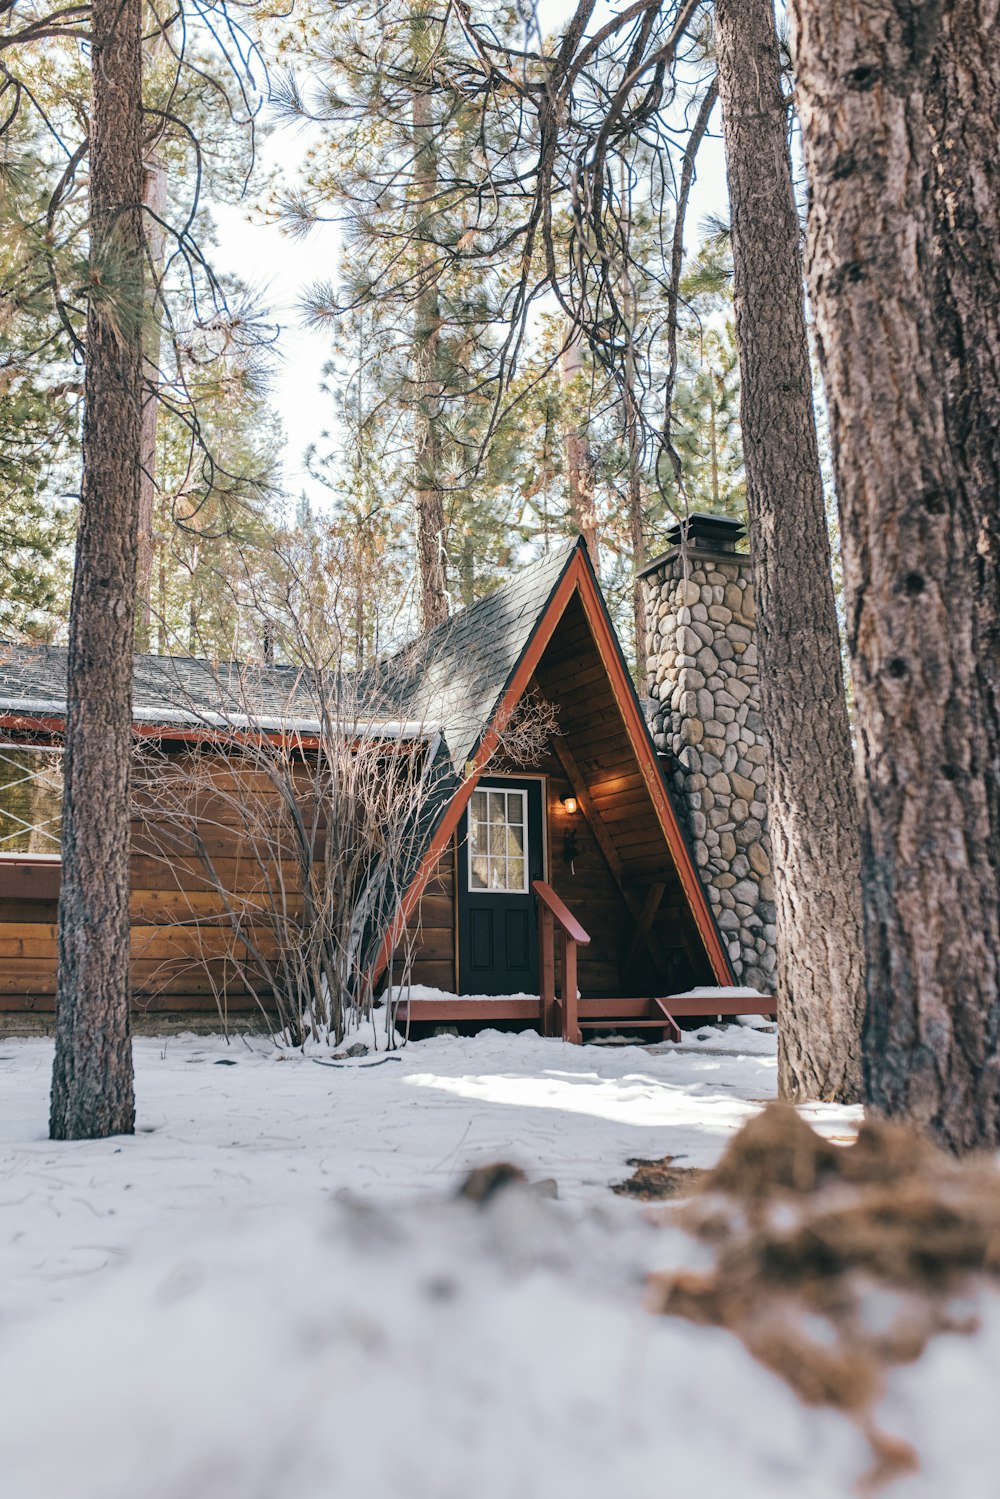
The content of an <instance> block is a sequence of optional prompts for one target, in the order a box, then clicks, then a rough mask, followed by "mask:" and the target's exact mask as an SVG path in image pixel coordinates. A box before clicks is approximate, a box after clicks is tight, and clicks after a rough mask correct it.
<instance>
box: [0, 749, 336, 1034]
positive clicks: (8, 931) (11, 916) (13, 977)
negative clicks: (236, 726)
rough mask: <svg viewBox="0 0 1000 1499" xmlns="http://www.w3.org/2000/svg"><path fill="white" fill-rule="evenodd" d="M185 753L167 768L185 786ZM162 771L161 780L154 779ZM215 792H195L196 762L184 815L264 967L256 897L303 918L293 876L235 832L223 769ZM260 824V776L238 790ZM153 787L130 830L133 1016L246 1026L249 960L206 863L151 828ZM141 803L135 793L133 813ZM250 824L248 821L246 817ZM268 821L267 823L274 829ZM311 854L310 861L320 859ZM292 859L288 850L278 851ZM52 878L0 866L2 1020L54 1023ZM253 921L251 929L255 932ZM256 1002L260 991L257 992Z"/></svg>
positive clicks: (158, 825) (231, 784) (266, 940)
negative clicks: (32, 1017)
mask: <svg viewBox="0 0 1000 1499" xmlns="http://www.w3.org/2000/svg"><path fill="white" fill-rule="evenodd" d="M188 755H189V752H188V751H184V750H182V751H180V752H179V753H178V754H176V755H173V756H171V757H170V759H169V761H168V762H167V764H168V766H169V768H170V769H172V770H175V771H176V772H177V773H178V774H179V775H180V776H184V775H185V774H186V773H187V771H188V769H189V765H188ZM162 768H163V767H162V766H161V767H159V771H160V772H161V773H162ZM212 776H213V780H214V783H215V785H216V788H217V794H216V795H213V794H212V792H211V790H210V789H209V788H207V787H206V785H205V778H206V762H205V759H204V757H202V758H201V759H200V760H199V762H198V785H199V789H198V790H197V792H196V793H194V794H193V795H192V796H191V798H190V799H189V805H190V806H191V807H193V808H195V809H196V810H197V811H198V813H199V814H200V815H201V816H202V817H204V818H205V821H204V823H203V824H202V826H201V835H202V837H203V840H204V842H205V844H206V847H207V851H208V852H209V854H210V855H211V858H212V863H213V866H214V868H215V870H216V872H217V874H218V876H219V879H220V880H221V881H222V882H223V884H224V885H225V888H226V890H227V891H228V892H229V895H230V898H231V899H232V900H233V901H235V902H236V903H238V905H239V908H240V910H241V913H243V915H244V916H248V917H249V922H248V932H247V935H248V936H250V937H251V939H252V940H253V941H255V942H257V943H258V944H259V946H260V950H261V951H262V952H263V953H265V954H266V955H268V956H270V955H273V952H274V950H275V946H276V937H275V933H274V931H273V929H272V928H271V926H270V924H269V923H268V921H267V918H266V915H265V906H266V900H267V896H266V890H267V887H268V885H269V884H270V885H271V886H272V888H274V887H275V886H276V885H278V884H280V887H281V888H282V889H283V891H284V899H285V900H286V901H287V908H288V910H289V913H290V914H294V913H295V911H296V910H301V904H302V897H301V893H300V888H299V882H298V866H297V864H296V863H295V861H294V859H292V858H280V859H273V860H269V859H268V858H267V857H262V855H263V854H264V853H265V850H264V849H263V847H262V846H261V845H259V844H255V840H254V838H253V836H252V835H251V833H250V832H249V831H248V829H247V828H246V827H245V826H241V823H242V818H241V817H240V815H239V812H238V810H237V809H236V808H235V807H234V805H233V803H232V801H231V800H229V799H228V797H227V793H231V792H234V791H235V790H236V789H237V782H236V779H235V777H234V775H233V773H232V771H231V770H230V769H228V768H227V767H226V766H225V764H224V763H222V762H220V764H219V765H218V767H214V768H213V770H212ZM245 779H246V784H247V790H248V793H249V794H250V795H251V796H254V797H255V798H256V799H257V802H256V808H257V810H258V811H259V812H260V813H261V820H266V819H267V815H268V803H269V802H271V801H273V802H274V805H275V811H276V813H277V799H276V798H275V795H274V792H273V789H272V788H270V787H269V786H268V784H267V782H266V780H265V779H263V778H262V777H261V776H260V775H257V776H253V775H249V776H247V777H246V778H245ZM155 797H156V791H155V787H154V789H153V790H152V791H151V793H150V794H149V795H148V796H147V797H146V807H145V811H144V813H143V815H141V816H137V817H135V818H133V821H132V857H131V882H132V890H131V897H130V914H131V922H132V929H131V938H132V963H131V976H132V994H133V1005H134V1008H135V1009H136V1011H138V1012H151V1013H164V1012H167V1013H169V1012H204V1013H207V1014H212V1013H217V1012H218V1010H219V1009H220V1008H221V1009H222V1010H223V1011H224V1012H225V1013H232V1014H245V1013H247V1012H249V1011H254V1010H256V1009H257V1008H258V1004H257V1000H256V999H255V997H254V993H253V992H252V991H251V989H250V988H249V987H248V985H247V982H246V974H247V971H248V958H249V953H248V948H247V946H246V944H245V943H243V942H240V941H238V940H237V938H236V936H235V934H234V932H233V930H232V926H231V923H230V921H229V918H228V916H227V912H226V906H227V902H226V898H225V897H224V896H223V895H222V894H221V893H220V892H219V891H218V890H217V889H215V888H214V882H213V880H212V879H211V877H210V876H209V874H208V873H207V871H206V869H205V865H204V863H203V862H202V861H201V859H200V858H199V857H198V856H197V854H196V853H195V852H194V851H193V850H192V848H191V846H190V844H189V843H188V841H187V840H186V839H185V838H184V836H183V834H178V833H177V832H176V831H174V829H173V828H172V827H171V826H170V824H169V822H168V821H164V820H163V819H157V817H156V816H155V815H154V813H153V812H152V811H151V810H150V809H151V807H152V806H155ZM142 801H143V792H142V788H141V787H140V788H139V790H138V792H137V804H138V805H140V806H141V805H142ZM255 816H256V813H255ZM276 820H277V817H276ZM317 851H320V850H319V849H318V850H317ZM278 852H279V853H286V854H290V853H291V850H290V849H286V850H279V851H278ZM59 878H60V868H59V864H58V862H57V861H55V860H46V861H44V862H39V861H37V860H33V858H32V856H31V855H30V854H25V855H19V856H17V857H15V858H13V859H4V860H0V1011H30V1012H34V1013H41V1014H45V1013H52V1012H53V1011H54V1008H55V989H56V921H57V904H58V898H59ZM256 909H260V912H261V918H260V922H259V923H258V922H256V921H255V920H254V913H255V910H256ZM258 992H264V993H266V991H262V986H258Z"/></svg>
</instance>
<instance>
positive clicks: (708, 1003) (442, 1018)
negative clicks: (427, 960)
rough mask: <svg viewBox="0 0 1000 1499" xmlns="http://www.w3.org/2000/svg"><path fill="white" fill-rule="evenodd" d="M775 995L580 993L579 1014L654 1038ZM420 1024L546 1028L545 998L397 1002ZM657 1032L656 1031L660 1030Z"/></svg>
mask: <svg viewBox="0 0 1000 1499" xmlns="http://www.w3.org/2000/svg"><path fill="white" fill-rule="evenodd" d="M776 1013H777V1012H776V1008H775V1002H774V999H773V997H770V996H765V997H763V998H761V999H749V998H747V997H746V996H745V995H743V996H741V995H740V994H739V991H736V992H735V993H734V994H733V996H732V997H731V998H729V999H727V998H726V997H725V994H724V992H723V993H721V994H720V996H719V997H718V998H715V997H712V998H708V997H705V996H700V995H699V996H697V997H692V996H685V995H669V994H665V995H657V996H655V997H651V998H649V999H634V998H622V997H611V998H599V999H594V998H588V999H578V1000H577V1004H576V1019H577V1024H578V1026H579V1029H580V1030H581V1031H583V1032H587V1033H589V1034H594V1033H597V1032H600V1031H624V1032H627V1033H628V1034H630V1035H631V1034H633V1033H636V1032H642V1033H645V1032H647V1031H648V1032H649V1033H650V1038H651V1039H657V1040H661V1039H668V1038H669V1039H672V1040H679V1039H680V1028H679V1027H678V1026H677V1024H676V1022H677V1020H678V1019H689V1018H697V1017H699V1016H702V1017H707V1016H711V1015H765V1016H769V1017H771V1018H772V1019H773V1018H774V1016H775V1015H776ZM411 1021H415V1022H417V1023H418V1024H428V1023H429V1024H438V1025H448V1024H468V1023H470V1022H471V1023H474V1024H477V1025H481V1026H489V1025H492V1024H495V1023H496V1022H497V1021H504V1022H508V1021H516V1022H521V1023H523V1024H525V1025H531V1026H535V1027H537V1028H538V1029H542V1025H543V1012H542V1001H541V999H531V998H522V999H512V998H509V997H504V996H500V997H498V998H496V999H469V998H462V997H461V996H459V997H457V998H454V999H401V1000H399V1001H398V1002H397V1005H396V1016H395V1023H396V1025H397V1026H401V1027H405V1026H406V1025H407V1024H408V1023H410V1022H411ZM657 1033H658V1034H657Z"/></svg>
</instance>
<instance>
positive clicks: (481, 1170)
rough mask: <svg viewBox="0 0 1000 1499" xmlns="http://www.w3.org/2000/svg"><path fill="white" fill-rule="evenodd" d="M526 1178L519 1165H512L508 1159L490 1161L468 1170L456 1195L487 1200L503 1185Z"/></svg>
mask: <svg viewBox="0 0 1000 1499" xmlns="http://www.w3.org/2000/svg"><path fill="white" fill-rule="evenodd" d="M527 1179H528V1178H527V1177H526V1176H525V1174H524V1172H523V1171H522V1170H521V1168H520V1166H512V1165H511V1163H510V1161H491V1162H490V1164H489V1165H488V1166H477V1167H476V1168H475V1169H474V1170H473V1171H470V1172H469V1174H468V1176H467V1177H466V1178H465V1180H464V1181H463V1183H462V1185H461V1186H460V1187H459V1189H458V1195H459V1197H467V1198H468V1199H469V1201H470V1202H478V1203H484V1202H489V1200H490V1198H491V1197H494V1196H495V1195H496V1194H497V1192H500V1191H502V1190H503V1188H504V1187H510V1186H512V1185H513V1184H514V1183H515V1182H519V1183H523V1182H526V1181H527Z"/></svg>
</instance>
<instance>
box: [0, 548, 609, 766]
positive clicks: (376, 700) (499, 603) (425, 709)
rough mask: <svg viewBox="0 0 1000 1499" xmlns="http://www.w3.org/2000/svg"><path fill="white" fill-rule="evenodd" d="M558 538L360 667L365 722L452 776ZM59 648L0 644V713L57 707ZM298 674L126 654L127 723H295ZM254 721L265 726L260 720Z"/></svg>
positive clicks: (553, 573) (484, 721)
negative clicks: (437, 759) (433, 738)
mask: <svg viewBox="0 0 1000 1499" xmlns="http://www.w3.org/2000/svg"><path fill="white" fill-rule="evenodd" d="M581 544H582V543H580V542H567V543H565V544H564V545H561V546H559V547H557V548H556V549H555V550H553V551H552V552H550V553H549V554H548V555H547V556H545V557H542V558H540V559H539V560H538V561H537V562H534V563H532V564H531V565H529V566H528V567H525V568H523V569H522V570H521V572H519V573H518V574H517V576H516V577H514V578H513V579H512V580H511V581H510V582H509V583H505V584H504V585H503V586H502V587H500V588H498V589H497V590H496V591H495V592H494V593H491V594H489V595H488V596H487V597H486V598H484V599H480V600H479V601H478V603H475V604H472V605H470V606H469V607H468V608H467V609H463V610H461V611H460V612H459V613H457V614H455V615H453V616H452V617H451V618H450V619H447V620H445V621H444V622H443V623H442V624H440V625H438V626H437V627H436V628H435V629H433V630H430V631H428V632H427V634H425V635H422V636H420V637H419V639H417V640H416V641H415V642H413V644H412V645H409V646H407V647H406V648H405V649H403V650H402V651H400V652H399V653H398V654H397V655H396V656H394V657H392V658H391V659H389V660H388V661H386V662H383V663H381V664H380V665H379V666H378V667H377V668H375V669H374V670H371V671H368V672H365V673H364V675H363V676H362V678H361V680H360V682H359V684H358V687H359V692H358V703H359V706H361V705H363V709H364V711H365V713H366V714H368V715H370V717H371V721H372V723H373V724H375V723H380V724H385V725H386V726H388V725H389V724H392V725H393V726H395V727H397V728H398V727H400V726H407V727H409V728H410V729H411V730H412V731H414V732H432V731H433V732H440V733H441V736H442V740H443V746H444V748H445V750H446V752H447V757H448V759H449V760H450V761H451V766H452V769H453V770H454V772H455V773H456V774H460V773H461V770H462V767H463V766H464V765H465V762H466V761H467V760H468V759H470V758H471V757H472V755H473V753H474V751H475V748H476V746H477V744H478V743H479V740H480V739H481V738H482V735H483V734H484V732H485V731H486V728H487V726H488V724H489V722H490V720H491V718H492V716H493V712H494V710H495V709H496V707H497V705H498V704H499V702H500V700H501V699H502V697H503V694H504V690H505V688H506V686H507V684H508V682H509V681H510V678H511V676H512V675H513V672H514V671H515V669H516V667H517V664H518V662H519V661H520V659H521V656H522V655H523V653H524V650H525V647H526V646H527V644H528V642H529V640H530V639H531V636H532V634H533V632H534V630H535V628H536V627H537V625H538V622H539V620H540V619H541V617H542V616H543V614H544V612H545V608H546V605H547V604H548V602H549V599H550V598H551V597H552V594H553V592H554V591H555V589H556V588H557V587H558V584H559V580H560V579H561V577H562V576H563V574H564V572H565V571H566V568H567V567H568V565H569V562H570V559H571V558H572V556H573V554H574V552H575V550H576V549H577V547H579V546H580V545H581ZM66 661H67V652H66V648H65V646H52V645H35V644H29V645H20V644H11V643H3V644H0V716H3V715H4V714H8V715H9V714H15V713H17V714H35V715H38V716H45V717H47V718H50V719H59V718H62V717H64V716H65V712H66ZM316 697H317V694H316V691H315V687H314V684H313V681H312V679H311V677H310V675H309V674H308V673H305V672H303V671H302V670H301V669H300V668H298V667H295V666H282V665H275V666H263V665H257V664H254V665H252V666H247V665H246V664H245V663H241V662H221V663H215V662H211V661H207V660H204V659H201V658H199V657H192V656H145V655H137V656H136V658H135V676H134V685H133V704H134V709H133V711H134V717H135V721H136V723H138V724H153V725H155V724H177V725H189V726H193V727H196V726H200V725H203V724H205V723H206V721H209V722H210V721H212V720H213V719H214V718H215V716H216V715H221V716H222V717H223V718H229V719H230V720H232V719H235V718H237V717H239V716H241V715H244V714H246V713H247V712H248V710H249V711H251V712H253V713H254V714H255V715H259V718H258V720H257V721H258V722H260V723H261V725H262V726H266V727H270V726H272V725H274V726H277V725H278V724H287V725H288V726H289V727H291V726H292V724H293V723H296V724H299V726H301V725H302V724H303V723H304V722H305V721H308V720H309V719H310V718H311V717H313V716H314V715H315V713H316V711H317V708H316ZM265 720H267V722H266V723H265Z"/></svg>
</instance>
